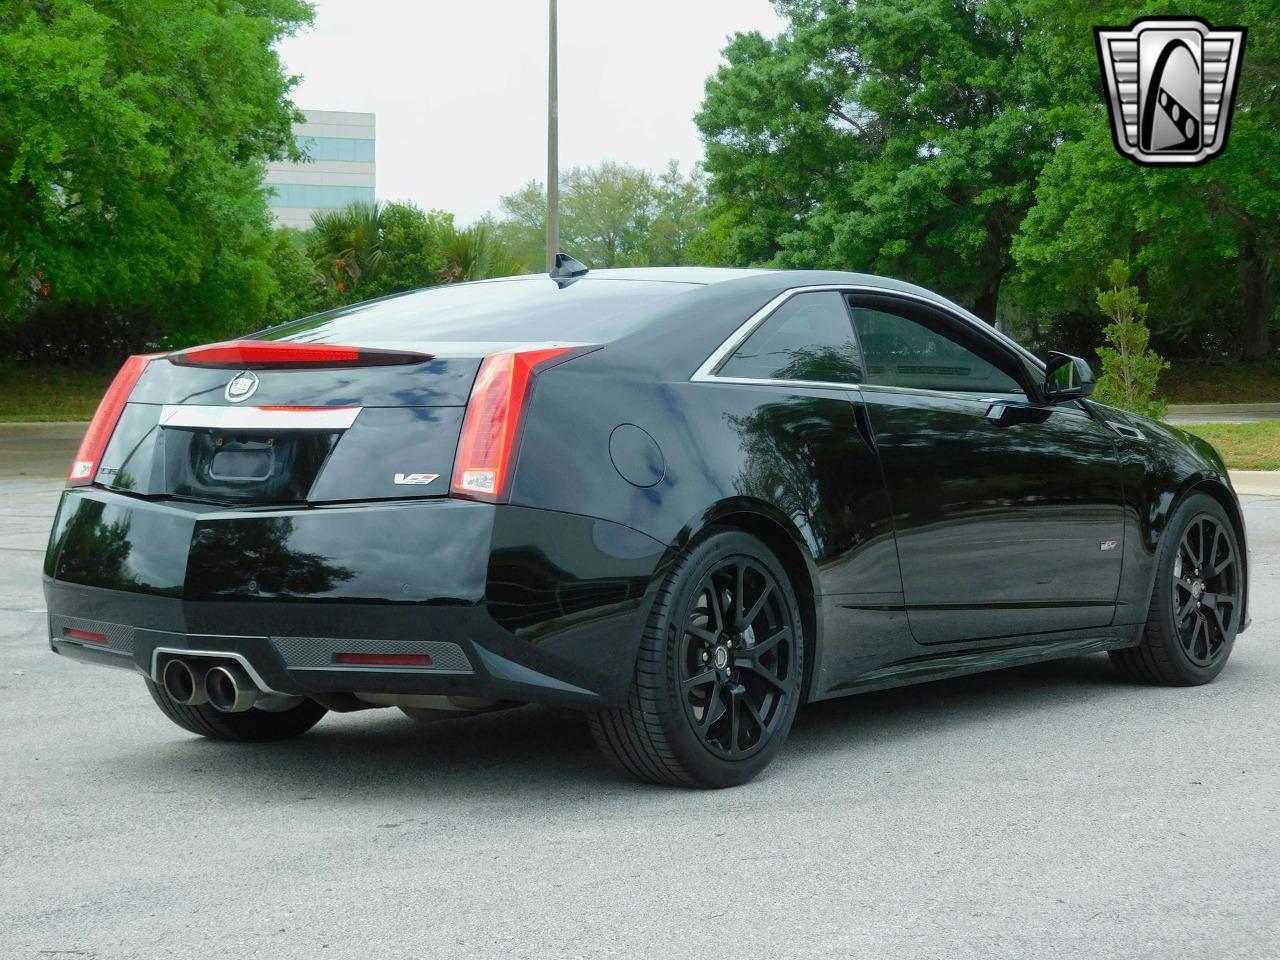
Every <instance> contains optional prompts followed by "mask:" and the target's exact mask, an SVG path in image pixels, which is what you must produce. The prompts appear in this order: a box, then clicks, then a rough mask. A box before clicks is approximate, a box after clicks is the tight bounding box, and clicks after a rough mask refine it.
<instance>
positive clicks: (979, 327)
mask: <svg viewBox="0 0 1280 960" xmlns="http://www.w3.org/2000/svg"><path fill="white" fill-rule="evenodd" d="M830 290H834V291H836V292H838V293H868V294H873V295H876V296H886V297H901V298H902V299H904V300H914V301H916V302H917V303H923V304H925V305H926V306H930V307H933V308H934V309H937V310H941V311H943V312H944V313H946V314H947V315H948V316H951V317H953V318H955V319H956V320H958V321H960V322H961V323H965V324H968V325H969V326H970V327H972V328H973V329H974V330H975V331H977V332H980V333H981V334H982V335H983V336H987V337H992V338H994V339H996V340H998V341H1000V343H1001V344H1002V345H1003V346H1005V347H1008V348H1011V349H1013V350H1014V351H1015V352H1016V353H1017V354H1018V355H1019V356H1021V357H1023V358H1024V359H1027V360H1030V361H1031V362H1032V363H1034V364H1035V365H1036V366H1037V367H1039V368H1040V369H1042V370H1043V369H1044V363H1043V362H1042V361H1040V360H1039V359H1037V358H1036V356H1035V355H1034V354H1033V353H1031V352H1030V351H1029V350H1027V348H1026V347H1024V346H1022V344H1020V343H1018V342H1017V341H1016V340H1014V339H1012V338H1010V337H1007V336H1005V335H1004V334H1003V333H1001V332H1000V331H999V330H997V329H996V328H995V327H993V326H991V325H990V324H989V323H984V322H983V321H982V320H981V319H979V318H978V317H976V316H974V315H973V314H971V313H969V312H968V311H967V310H965V309H964V308H963V307H960V306H958V305H957V304H953V303H950V302H949V301H945V300H942V299H935V298H933V297H925V296H921V295H920V294H918V293H909V292H907V291H905V290H894V289H893V288H892V287H870V286H867V285H866V284H859V283H822V284H813V285H812V286H805V287H791V288H789V289H787V290H784V291H783V292H782V293H780V294H778V295H777V296H776V297H774V298H773V299H772V300H770V301H769V302H768V303H766V304H765V305H764V306H763V307H761V308H760V309H759V310H757V311H756V312H755V313H753V314H752V315H751V316H750V317H749V318H748V319H747V321H746V322H745V323H743V324H742V325H741V326H740V327H738V329H737V330H735V331H734V332H733V333H731V334H730V335H729V338H728V339H727V340H725V341H724V343H722V344H720V346H719V347H717V348H716V349H715V350H714V351H712V353H711V356H709V357H707V359H706V360H704V361H703V363H702V365H701V366H700V367H698V369H697V370H695V371H694V373H693V376H691V377H690V378H689V380H690V382H693V383H749V384H756V385H761V386H801V387H837V388H839V389H851V388H852V389H857V388H858V387H859V386H860V384H851V383H839V384H833V383H818V382H810V381H807V380H756V379H747V378H742V377H718V376H716V374H715V371H716V369H717V368H718V367H720V366H721V364H723V363H724V361H725V360H727V359H728V358H729V355H730V354H732V353H733V351H734V350H736V349H737V348H738V347H739V346H740V345H741V344H742V342H743V341H744V340H746V339H747V337H749V336H751V334H752V333H754V332H755V329H756V327H758V326H760V324H762V323H764V322H765V321H766V320H767V319H769V317H770V316H771V315H772V314H773V312H774V311H775V310H777V309H778V308H779V307H780V306H782V305H783V304H784V303H786V302H787V301H788V300H790V299H791V298H792V297H794V296H797V295H799V294H802V293H822V292H825V291H830ZM931 392H941V391H931Z"/></svg>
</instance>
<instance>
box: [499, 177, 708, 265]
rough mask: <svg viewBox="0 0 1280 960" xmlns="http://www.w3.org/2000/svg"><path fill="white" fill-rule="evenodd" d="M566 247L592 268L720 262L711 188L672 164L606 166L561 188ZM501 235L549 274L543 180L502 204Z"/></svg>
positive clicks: (563, 181) (563, 179)
mask: <svg viewBox="0 0 1280 960" xmlns="http://www.w3.org/2000/svg"><path fill="white" fill-rule="evenodd" d="M560 193H561V201H560V207H561V209H560V246H561V249H563V250H564V251H566V252H568V253H571V254H573V256H575V257H576V258H578V259H579V260H581V261H582V262H584V263H586V264H587V265H588V266H591V267H597V268H600V267H639V266H678V265H681V264H684V263H691V262H707V261H708V260H714V259H715V253H714V249H713V245H712V244H711V243H710V241H709V239H708V237H707V236H706V230H707V219H706V202H705V186H704V184H703V182H702V177H701V174H700V173H698V172H697V171H695V172H694V173H693V174H692V175H691V176H688V177H686V176H684V175H683V174H682V173H681V172H680V168H679V166H678V165H677V164H676V163H675V162H674V161H673V162H672V163H670V164H669V165H668V166H667V168H666V169H665V170H664V171H663V172H662V173H661V174H658V175H654V174H653V173H651V172H649V171H648V170H641V169H638V168H636V167H632V166H627V165H625V164H619V163H613V162H609V161H606V162H604V163H601V164H599V165H598V166H594V167H574V168H572V169H571V170H568V171H566V172H565V174H564V175H563V176H562V177H561V181H560ZM501 207H502V219H501V220H500V221H499V223H498V224H497V228H498V230H499V232H500V233H501V234H502V236H504V237H505V238H507V240H508V241H509V242H510V243H511V245H512V246H513V248H514V249H517V250H519V251H521V252H522V253H523V254H524V257H525V260H526V262H527V263H528V266H529V268H530V269H532V270H535V271H542V270H545V269H546V244H545V236H546V224H547V195H546V188H545V187H544V186H543V185H542V184H541V183H539V182H537V181H532V182H530V183H528V184H526V185H525V186H524V187H523V188H522V189H520V190H518V191H516V192H515V193H512V194H508V195H506V196H504V197H503V198H502V200H501Z"/></svg>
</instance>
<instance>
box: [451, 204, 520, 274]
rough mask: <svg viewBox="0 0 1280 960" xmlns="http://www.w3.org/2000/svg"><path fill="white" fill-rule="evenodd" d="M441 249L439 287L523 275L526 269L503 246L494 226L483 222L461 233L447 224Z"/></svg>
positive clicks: (462, 230) (505, 246)
mask: <svg viewBox="0 0 1280 960" xmlns="http://www.w3.org/2000/svg"><path fill="white" fill-rule="evenodd" d="M440 249H441V252H442V253H443V254H444V274H443V276H442V277H441V282H442V283H460V282H462V281H464V280H483V279H484V278H485V277H507V276H512V275H513V274H517V273H524V272H525V265H524V264H523V263H522V262H521V261H520V260H519V259H518V258H517V257H515V256H514V255H513V254H512V253H511V251H510V249H509V248H508V247H507V245H506V244H505V243H503V242H502V239H501V237H499V236H498V234H497V232H496V231H495V230H494V229H493V225H492V224H490V223H488V222H486V221H484V220H481V221H480V222H479V223H476V224H473V225H472V226H470V227H467V228H465V229H461V230H460V229H458V228H457V227H456V226H454V225H453V223H452V222H449V223H448V224H446V225H445V227H444V229H443V230H442V231H441V237H440Z"/></svg>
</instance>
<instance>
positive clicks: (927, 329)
mask: <svg viewBox="0 0 1280 960" xmlns="http://www.w3.org/2000/svg"><path fill="white" fill-rule="evenodd" d="M848 302H849V306H850V309H851V313H852V315H853V319H854V327H855V330H856V331H857V334H858V337H859V341H860V344H861V350H862V354H863V358H864V364H865V373H864V380H863V386H862V397H863V402H864V403H865V404H866V410H867V415H868V419H869V421H870V424H871V427H872V432H873V437H874V443H875V447H876V451H877V453H878V454H879V458H880V463H881V466H882V469H883V471H884V478H885V484H886V487H887V490H888V496H889V501H890V505H891V511H892V516H893V524H894V529H895V532H896V535H897V544H898V558H899V565H900V568H901V573H902V581H903V596H904V601H905V603H906V606H907V616H908V620H909V622H910V625H911V632H912V634H913V636H914V637H915V639H916V640H917V641H918V642H920V643H925V644H931V643H952V642H957V641H966V640H977V639H985V638H992V637H1011V636H1015V635H1025V634H1037V633H1045V632H1050V631H1060V630H1073V629H1084V628H1089V627H1102V626H1105V625H1107V624H1109V623H1110V622H1111V620H1112V619H1113V616H1114V613H1115V604H1116V592H1117V589H1118V586H1119V581H1120V567H1121V557H1122V555H1123V543H1122V541H1123V537H1124V522H1123V519H1124V518H1123V512H1122V511H1123V507H1122V497H1121V475H1120V470H1119V464H1118V461H1117V451H1116V443H1115V438H1114V436H1113V435H1112V434H1111V432H1110V431H1109V430H1108V429H1107V428H1106V427H1105V426H1103V425H1102V424H1100V423H1098V422H1097V421H1096V420H1094V419H1093V418H1092V417H1091V416H1090V415H1089V413H1088V412H1087V411H1086V410H1085V409H1084V408H1083V406H1081V405H1080V404H1078V403H1069V404H1063V405H1058V406H1045V405H1041V404H1038V403H1037V402H1036V401H1035V400H1034V399H1033V397H1034V396H1035V393H1034V389H1035V388H1034V386H1033V368H1032V367H1031V366H1030V364H1029V362H1028V361H1027V360H1025V359H1024V358H1022V357H1020V356H1019V355H1018V354H1017V352H1016V351H1015V350H1014V349H1013V348H1012V347H1010V346H1008V345H1007V344H1005V343H1003V342H1002V341H1001V340H1000V339H999V338H998V337H996V336H995V335H994V334H993V333H990V332H988V331H986V330H984V329H982V328H980V327H979V326H978V324H976V323H972V322H970V321H968V320H966V319H965V318H963V317H960V316H957V315H955V314H953V313H951V312H950V311H948V310H946V309H945V308H943V307H940V306H933V305H931V304H930V303H928V302H926V301H924V300H917V299H912V298H908V297H905V296H897V295H891V296H890V295H880V294H850V295H849V300H848Z"/></svg>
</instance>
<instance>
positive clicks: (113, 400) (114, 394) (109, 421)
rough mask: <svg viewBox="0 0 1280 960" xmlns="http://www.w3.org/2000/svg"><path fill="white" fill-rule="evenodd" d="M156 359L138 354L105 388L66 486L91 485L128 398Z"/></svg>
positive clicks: (72, 464)
mask: <svg viewBox="0 0 1280 960" xmlns="http://www.w3.org/2000/svg"><path fill="white" fill-rule="evenodd" d="M158 356H161V354H158V353H152V354H139V355H138V356H133V357H130V358H129V359H128V360H126V361H125V362H124V366H122V367H121V368H120V372H119V373H117V374H116V378H115V379H114V380H112V381H111V386H109V387H107V393H106V395H105V396H104V397H103V398H102V402H101V403H99V404H98V410H97V412H96V413H94V415H93V419H92V420H91V421H90V422H89V429H88V430H87V431H86V432H85V435H84V439H83V440H81V441H80V449H79V451H78V452H77V453H76V458H75V460H73V461H72V462H71V473H70V474H68V475H67V486H69V487H79V486H83V485H85V484H86V483H93V478H94V476H96V475H97V473H98V465H99V464H100V463H102V455H103V454H104V453H105V452H106V450H107V444H108V443H109V442H110V440H111V434H112V433H114V432H115V429H116V424H117V423H118V422H119V421H120V414H121V413H122V412H123V410H124V405H125V403H126V402H127V401H128V399H129V394H130V393H132V392H133V388H134V386H135V385H136V384H137V382H138V378H139V377H141V376H142V371H143V370H145V369H147V364H148V363H150V362H151V361H152V359H154V358H155V357H158Z"/></svg>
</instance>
